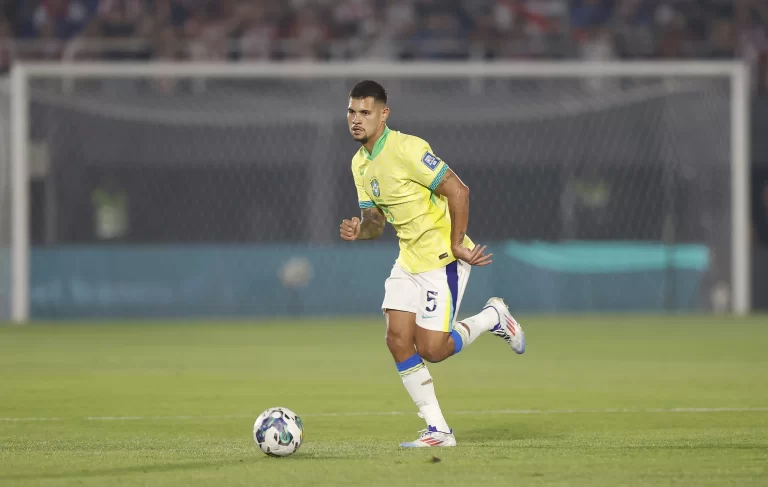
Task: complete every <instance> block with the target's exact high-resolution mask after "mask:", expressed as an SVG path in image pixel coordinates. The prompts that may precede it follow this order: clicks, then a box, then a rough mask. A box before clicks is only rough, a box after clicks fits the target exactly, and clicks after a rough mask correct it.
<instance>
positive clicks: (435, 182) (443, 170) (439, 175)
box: [429, 163, 448, 191]
mask: <svg viewBox="0 0 768 487" xmlns="http://www.w3.org/2000/svg"><path fill="white" fill-rule="evenodd" d="M446 171H448V164H445V163H443V167H441V168H440V170H439V171H438V172H437V176H435V179H433V180H432V184H430V185H429V190H430V191H434V190H436V189H437V185H438V184H440V181H442V179H443V176H445V173H446Z"/></svg>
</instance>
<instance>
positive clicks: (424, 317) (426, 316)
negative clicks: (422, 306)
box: [421, 314, 436, 320]
mask: <svg viewBox="0 0 768 487" xmlns="http://www.w3.org/2000/svg"><path fill="white" fill-rule="evenodd" d="M421 318H422V319H425V320H428V319H430V318H436V317H435V316H429V315H425V314H422V315H421Z"/></svg>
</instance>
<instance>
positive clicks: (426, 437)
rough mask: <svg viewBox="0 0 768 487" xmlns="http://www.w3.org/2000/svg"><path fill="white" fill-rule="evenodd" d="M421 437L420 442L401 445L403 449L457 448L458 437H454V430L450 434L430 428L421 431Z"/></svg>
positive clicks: (415, 441)
mask: <svg viewBox="0 0 768 487" xmlns="http://www.w3.org/2000/svg"><path fill="white" fill-rule="evenodd" d="M419 433H421V436H419V439H418V440H414V441H408V442H406V443H400V446H402V447H403V448H435V447H442V446H456V437H455V436H453V430H451V432H450V433H443V432H442V431H437V428H435V427H434V426H430V427H428V428H427V429H425V430H421V431H419Z"/></svg>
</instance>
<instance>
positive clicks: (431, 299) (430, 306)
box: [426, 291, 437, 313]
mask: <svg viewBox="0 0 768 487" xmlns="http://www.w3.org/2000/svg"><path fill="white" fill-rule="evenodd" d="M436 309H437V291H427V307H426V311H427V312H428V313H431V312H433V311H434V310H436Z"/></svg>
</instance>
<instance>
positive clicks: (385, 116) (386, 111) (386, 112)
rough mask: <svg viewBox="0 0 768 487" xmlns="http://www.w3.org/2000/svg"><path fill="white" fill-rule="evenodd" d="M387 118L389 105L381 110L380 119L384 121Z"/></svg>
mask: <svg viewBox="0 0 768 487" xmlns="http://www.w3.org/2000/svg"><path fill="white" fill-rule="evenodd" d="M388 118H389V107H384V110H382V117H381V119H382V120H383V121H384V122H386V121H387V119H388Z"/></svg>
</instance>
